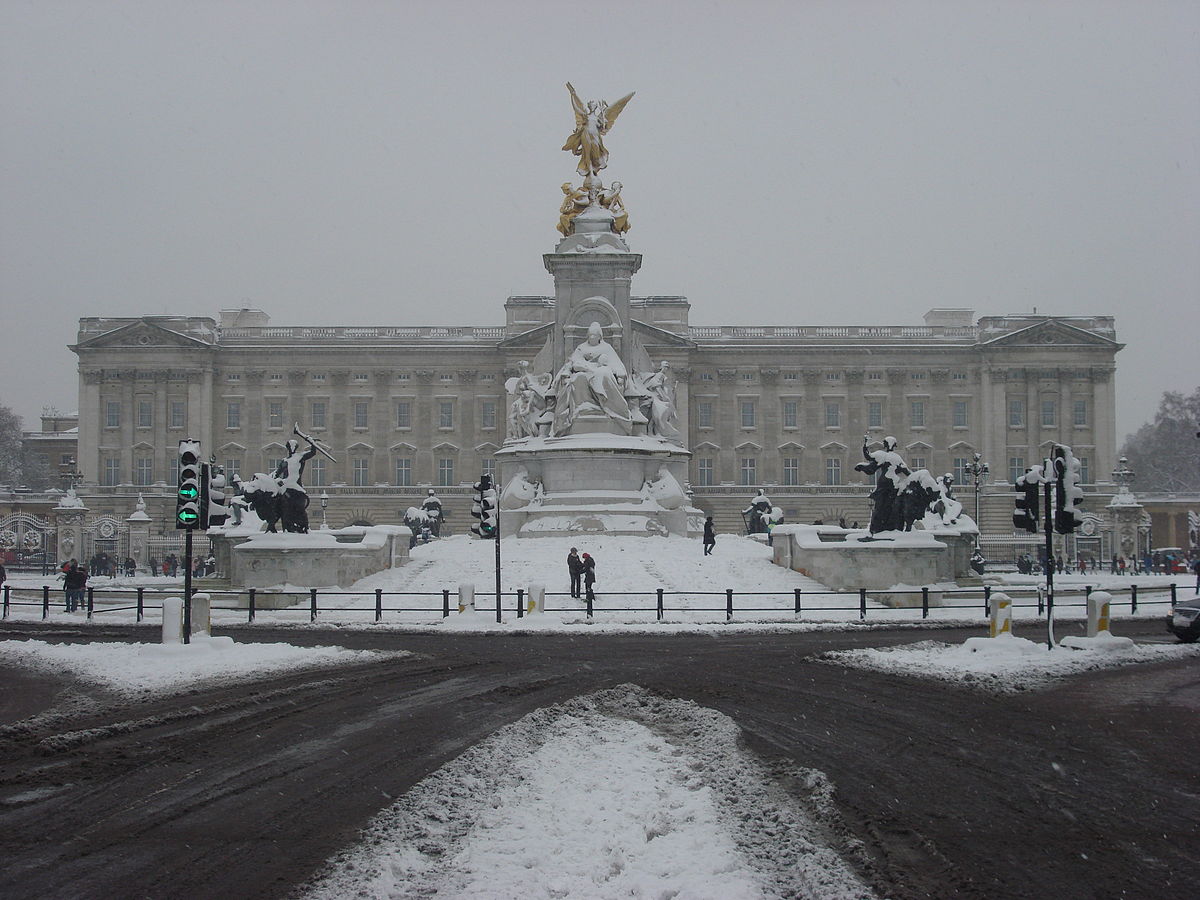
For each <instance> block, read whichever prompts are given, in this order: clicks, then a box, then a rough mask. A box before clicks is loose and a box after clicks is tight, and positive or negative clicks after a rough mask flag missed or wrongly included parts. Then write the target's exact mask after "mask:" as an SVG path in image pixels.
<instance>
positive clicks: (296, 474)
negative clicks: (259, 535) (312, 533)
mask: <svg viewBox="0 0 1200 900" xmlns="http://www.w3.org/2000/svg"><path fill="white" fill-rule="evenodd" d="M284 446H285V447H286V448H287V455H286V456H285V457H284V458H283V459H281V460H280V461H279V465H278V466H276V467H275V478H276V480H278V481H279V486H280V487H281V488H282V491H281V493H280V500H279V511H280V516H279V518H280V520H281V521H282V522H283V530H284V531H287V532H291V533H292V534H307V533H308V491H306V490H304V484H303V482H302V479H303V477H304V465H305V463H307V462H308V461H309V460H310V459H312V458H313V457H314V456H316V455H317V448H316V446H315V445H314V444H313V442H312V441H311V440H310V441H309V442H308V446H307V447H304V448H301V447H300V442H299V441H298V440H296V439H295V438H291V439H289V440H288V442H287V443H286V444H285V445H284Z"/></svg>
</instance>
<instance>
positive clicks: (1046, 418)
mask: <svg viewBox="0 0 1200 900" xmlns="http://www.w3.org/2000/svg"><path fill="white" fill-rule="evenodd" d="M1057 424H1058V403H1057V401H1054V400H1043V401H1042V425H1043V426H1045V427H1052V426H1054V425H1057Z"/></svg>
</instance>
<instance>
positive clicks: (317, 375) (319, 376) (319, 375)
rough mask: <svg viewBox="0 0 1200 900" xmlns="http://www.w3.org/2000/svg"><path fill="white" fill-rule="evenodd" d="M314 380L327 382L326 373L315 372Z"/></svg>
mask: <svg viewBox="0 0 1200 900" xmlns="http://www.w3.org/2000/svg"><path fill="white" fill-rule="evenodd" d="M312 380H313V381H324V380H325V373H324V372H314V373H313V377H312Z"/></svg>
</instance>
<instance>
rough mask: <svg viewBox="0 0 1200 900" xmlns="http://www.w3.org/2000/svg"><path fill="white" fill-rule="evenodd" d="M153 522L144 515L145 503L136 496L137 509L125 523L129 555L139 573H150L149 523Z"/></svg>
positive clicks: (139, 496)
mask: <svg viewBox="0 0 1200 900" xmlns="http://www.w3.org/2000/svg"><path fill="white" fill-rule="evenodd" d="M153 521H154V520H153V519H151V518H150V517H149V516H148V515H146V501H145V500H143V499H142V495H141V494H138V502H137V508H136V509H135V510H134V511H133V514H132V515H131V516H130V517H129V518H128V519H126V520H125V523H126V525H128V526H129V555H130V556H131V557H133V561H134V562H135V563H137V567H138V570H139V571H144V572H149V571H150V523H151V522H153ZM122 562H124V560H122Z"/></svg>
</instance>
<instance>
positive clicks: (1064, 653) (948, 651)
mask: <svg viewBox="0 0 1200 900" xmlns="http://www.w3.org/2000/svg"><path fill="white" fill-rule="evenodd" d="M1124 640H1127V639H1122V638H1114V639H1113V642H1106V641H1102V642H1099V643H1095V644H1092V645H1090V646H1089V645H1088V643H1087V639H1086V638H1067V639H1065V640H1064V641H1063V644H1064V645H1066V646H1060V647H1055V648H1054V649H1053V650H1051V649H1049V648H1048V647H1047V646H1046V645H1045V644H1042V643H1035V642H1034V641H1029V640H1025V639H1024V638H1018V637H1014V636H1012V635H1004V636H1002V637H997V638H982V637H981V638H968V639H967V640H966V641H964V642H963V643H962V644H945V643H940V642H938V641H921V642H919V643H916V644H908V645H906V646H901V647H889V648H885V649H877V650H835V651H831V652H828V653H823V654H821V655H820V656H819V657H817V659H819V660H821V661H823V662H832V663H839V664H841V665H846V666H853V667H856V668H863V669H874V670H876V671H880V672H888V673H893V674H898V675H912V676H916V677H922V678H936V679H940V680H943V681H951V682H953V683H955V684H957V685H961V686H964V687H972V688H978V689H981V690H986V691H992V692H996V693H1016V692H1019V691H1024V690H1031V689H1033V690H1036V689H1039V688H1045V687H1049V686H1050V685H1052V684H1054V683H1055V682H1056V681H1058V680H1059V679H1061V678H1064V677H1066V676H1069V675H1076V674H1079V673H1081V672H1087V671H1091V670H1094V669H1104V668H1109V667H1114V666H1127V665H1133V664H1136V663H1143V662H1161V661H1163V660H1168V659H1179V658H1181V657H1188V656H1197V657H1200V647H1194V646H1185V645H1172V644H1154V645H1149V644H1133V643H1132V642H1130V643H1129V644H1124V643H1123V641H1124ZM1068 642H1070V643H1068ZM1072 644H1076V645H1082V646H1080V649H1074V650H1073V649H1071V645H1072ZM1084 648H1086V649H1084ZM1081 651H1082V652H1081Z"/></svg>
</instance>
